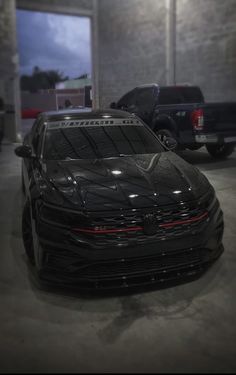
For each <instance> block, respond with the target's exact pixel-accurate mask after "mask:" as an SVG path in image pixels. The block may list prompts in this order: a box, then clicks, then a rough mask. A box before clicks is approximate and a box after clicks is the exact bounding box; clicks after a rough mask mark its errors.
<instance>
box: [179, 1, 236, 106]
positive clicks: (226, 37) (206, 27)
mask: <svg viewBox="0 0 236 375" xmlns="http://www.w3.org/2000/svg"><path fill="white" fill-rule="evenodd" d="M176 42H177V43H176V48H177V50H176V58H177V61H176V80H177V82H190V83H193V84H197V85H199V86H200V87H201V88H202V90H203V92H204V94H205V97H206V99H207V100H209V101H226V100H229V101H231V100H235V101H236V1H235V0H225V1H222V0H177V40H176Z"/></svg>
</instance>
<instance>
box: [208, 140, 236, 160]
mask: <svg viewBox="0 0 236 375" xmlns="http://www.w3.org/2000/svg"><path fill="white" fill-rule="evenodd" d="M234 148H235V144H234V143H230V144H226V143H223V144H216V145H210V144H209V145H206V149H207V151H208V152H209V154H210V155H211V156H212V157H213V158H215V159H225V158H227V157H228V156H230V155H231V154H232V153H233V151H234Z"/></svg>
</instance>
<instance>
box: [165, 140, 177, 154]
mask: <svg viewBox="0 0 236 375" xmlns="http://www.w3.org/2000/svg"><path fill="white" fill-rule="evenodd" d="M163 143H164V145H165V146H166V147H167V148H168V150H171V151H173V150H175V149H176V148H177V145H178V143H177V141H176V139H174V138H172V137H165V139H164V140H163Z"/></svg>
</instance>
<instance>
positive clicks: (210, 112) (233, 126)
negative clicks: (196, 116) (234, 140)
mask: <svg viewBox="0 0 236 375" xmlns="http://www.w3.org/2000/svg"><path fill="white" fill-rule="evenodd" d="M202 108H203V111H204V130H206V131H210V132H216V133H217V132H219V133H225V132H226V133H231V132H233V133H235V132H236V103H234V102H231V103H206V104H204V105H203V106H202Z"/></svg>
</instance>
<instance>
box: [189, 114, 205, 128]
mask: <svg viewBox="0 0 236 375" xmlns="http://www.w3.org/2000/svg"><path fill="white" fill-rule="evenodd" d="M191 121H192V125H193V128H194V129H195V130H202V129H203V125H204V117H203V110H202V109H195V110H194V111H193V112H192V113H191Z"/></svg>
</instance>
